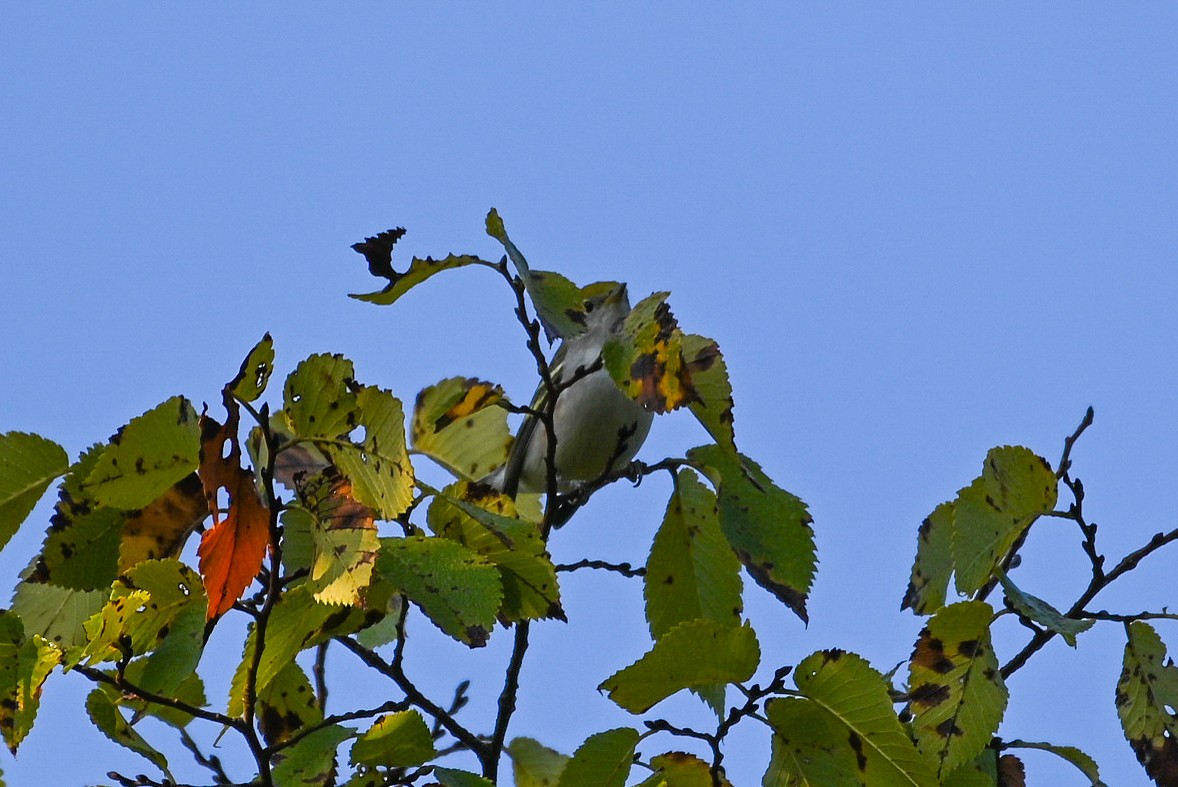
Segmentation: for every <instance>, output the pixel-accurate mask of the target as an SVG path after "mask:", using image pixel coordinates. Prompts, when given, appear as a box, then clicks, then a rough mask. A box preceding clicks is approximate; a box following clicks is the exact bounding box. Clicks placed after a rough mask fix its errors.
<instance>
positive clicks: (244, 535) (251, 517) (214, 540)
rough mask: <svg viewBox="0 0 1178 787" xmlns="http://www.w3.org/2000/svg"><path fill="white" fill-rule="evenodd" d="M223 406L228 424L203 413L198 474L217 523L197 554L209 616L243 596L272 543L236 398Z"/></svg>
mask: <svg viewBox="0 0 1178 787" xmlns="http://www.w3.org/2000/svg"><path fill="white" fill-rule="evenodd" d="M225 407H226V409H227V410H228V411H229V418H228V420H227V421H226V422H225V425H224V426H221V425H220V424H219V423H217V422H216V421H215V420H213V419H212V418H209V417H208V416H207V415H205V414H202V415H201V417H200V429H201V437H200V469H199V470H198V471H197V474H198V475H199V476H200V480H201V484H202V485H203V487H204V492H205V498H206V499H207V500H208V502H209V510H210V511H212V514H213V527H212V528H210V529H209V530H207V531H205V533H204V535H203V536H201V539H200V548H199V549H197V551H196V553H197V555H199V556H200V574H201V578H202V579H203V580H204V585H205V592H206V593H207V594H208V597H209V612H208V618H209V619H210V620H211V619H213V618H215V617H217V616H219V615H223V614H225V612H227V611H228V610H229V608H230V607H232V606H233V602H235V601H237V600H238V599H239V598H241V596H242V594H243V593H245V589H246V588H247V587H249V585H250V583H251V582H253V581H254V577H256V576H257V575H258V572H259V571H260V570H261V568H262V560H263V559H264V558H265V557H266V550H267V548H268V547H269V546H270V510H269V509H268V508H267V507H266V504H265V503H264V502H263V501H262V499H261V498H260V497H259V496H258V491H257V487H256V486H255V485H254V476H253V473H251V472H250V471H249V470H246V469H245V468H243V467H242V466H241V446H240V445H239V444H238V441H237V423H238V409H237V402H236V401H234V400H233V399H232V398H230V397H229V396H226V397H225ZM226 444H228V445H229V452H228V455H226V452H225V446H226ZM221 489H224V490H225V491H226V493H227V494H228V496H229V510H228V511H221V510H220V509H219V507H218V505H217V493H218V491H219V490H221ZM222 514H224V518H222Z"/></svg>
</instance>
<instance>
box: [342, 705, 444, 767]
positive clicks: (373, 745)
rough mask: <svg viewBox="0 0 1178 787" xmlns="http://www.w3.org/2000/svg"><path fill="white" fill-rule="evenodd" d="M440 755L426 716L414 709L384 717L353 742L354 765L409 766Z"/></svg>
mask: <svg viewBox="0 0 1178 787" xmlns="http://www.w3.org/2000/svg"><path fill="white" fill-rule="evenodd" d="M436 754H437V751H436V750H435V749H434V739H433V737H432V736H431V735H430V731H429V727H428V726H427V725H426V723H425V719H423V718H422V717H421V714H420V713H418V712H417V711H415V710H406V711H400V712H399V713H390V714H388V715H385V716H381V717H380V718H379V719H377V720H376V722H375V723H374V724H373V725H372V727H370V728H369V730H368V731H367V732H365V733H364V734H363V735H361V736H360V737H359V738H357V739H356V742H355V743H353V744H352V757H351V762H352V765H361V764H363V765H369V766H375V765H382V766H385V767H389V768H407V767H409V766H412V765H422V764H424V763H427V762H429V761H430V760H432V759H433V758H434V756H435V755H436Z"/></svg>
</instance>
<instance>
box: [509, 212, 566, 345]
mask: <svg viewBox="0 0 1178 787" xmlns="http://www.w3.org/2000/svg"><path fill="white" fill-rule="evenodd" d="M487 234H488V235H490V236H491V237H492V238H494V239H495V240H497V241H499V242H500V243H502V244H503V248H504V249H505V250H506V251H507V256H508V257H509V258H510V259H511V262H512V264H513V265H515V269H516V270H517V271H519V277H520V280H521V281H522V282H523V283H524V287H525V288H526V289H527V291H528V295H529V296H531V298H532V303H533V304H534V305H535V307H536V315H537V316H538V317H539V318H540V322H541V324H543V326H544V333H545V335H546V336H547V337H548V341H549V342H551V341H553V339H554V338H555V337H557V336H559V337H561V338H562V339H568V338H570V337H573V336H576V335H577V334H579V333H583V332H584V330H585V298H584V294H583V293H582V291H581V288H580V287H578V286H577V285H575V284H573V283H572V282H571V281H569V280H568V279H566V278H565V277H564V276H561V275H560V274H559V273H552V272H550V271H534V270H532V269H531V267H530V266H529V265H528V261H527V260H526V259H524V255H523V254H521V253H520V250H519V249H517V248H516V246H515V244H514V243H512V242H511V239H510V238H508V237H507V230H506V228H504V226H503V219H501V218H499V212H498V211H496V210H495V209H494V208H491V211H490V213H488V214H487Z"/></svg>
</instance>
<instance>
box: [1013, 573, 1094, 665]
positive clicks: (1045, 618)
mask: <svg viewBox="0 0 1178 787" xmlns="http://www.w3.org/2000/svg"><path fill="white" fill-rule="evenodd" d="M998 579H999V580H1001V582H1002V589H1003V591H1005V593H1006V600H1007V601H1008V602H1009V603H1010V606H1011V608H1012V609H1014V611H1015V612H1017V613H1018V614H1019V615H1021V616H1022V617H1024V618H1029V619H1030V620H1032V621H1034V622H1035V623H1038V624H1039V625H1040V626H1042V627H1044V628H1045V629H1047V630H1048V631H1054V632H1055V633H1056V634H1059V635H1060V636H1061V637H1063V639H1064V642H1066V643H1068V644H1069V645H1071V646H1072V647H1073V648H1074V647H1076V635H1078V634H1080V633H1081V632H1084V631H1087V630H1088V629H1090V628H1092V627H1093V626H1094V625H1095V624H1096V621H1095V620H1092V619H1088V620H1076V619H1075V618H1069V617H1065V616H1064V615H1063V613H1062V612H1060V611H1059V610H1058V609H1056V608H1055V607H1053V606H1051V605H1050V604H1048V603H1047V602H1046V601H1044V600H1043V599H1041V598H1038V597H1036V596H1032V595H1031V594H1030V593H1024V592H1023V591H1022V590H1020V589H1019V588H1018V586H1017V585H1015V584H1014V583H1013V582H1011V581H1010V577H1008V576H1006V574H999V575H998Z"/></svg>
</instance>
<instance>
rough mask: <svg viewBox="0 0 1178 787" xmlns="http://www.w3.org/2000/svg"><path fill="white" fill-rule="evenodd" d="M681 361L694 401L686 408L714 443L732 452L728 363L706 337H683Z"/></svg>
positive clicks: (731, 417)
mask: <svg viewBox="0 0 1178 787" xmlns="http://www.w3.org/2000/svg"><path fill="white" fill-rule="evenodd" d="M683 362H684V364H685V366H686V369H687V375H688V378H689V379H690V380H691V388H692V390H694V391H695V398H693V399H692V400H691V401H690V402H689V403H688V405H687V406H688V408H689V409H690V410H691V412H692V414H693V415H694V416H695V417H696V419H697V420H698V421H699V422H700V423H701V424H703V427H704V428H705V429H707V430H708V434H710V435H711V436H712V437H714V438H715V439H716V442H717V443H719V444H720V445H722V446H724V447H725V448H727V449H728V450H729V451H735V450H736V433H735V431H734V430H733V426H732V424H733V414H732V410H733V407H735V403H734V402H733V401H732V383H731V382H730V381H729V379H728V364H726V363H725V362H724V356H723V355H722V354H721V353H720V345H718V344H716V342H715V341H713V340H712V339H709V338H707V337H706V336H698V335H696V334H693V333H689V334H685V335H684V336H683Z"/></svg>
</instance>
